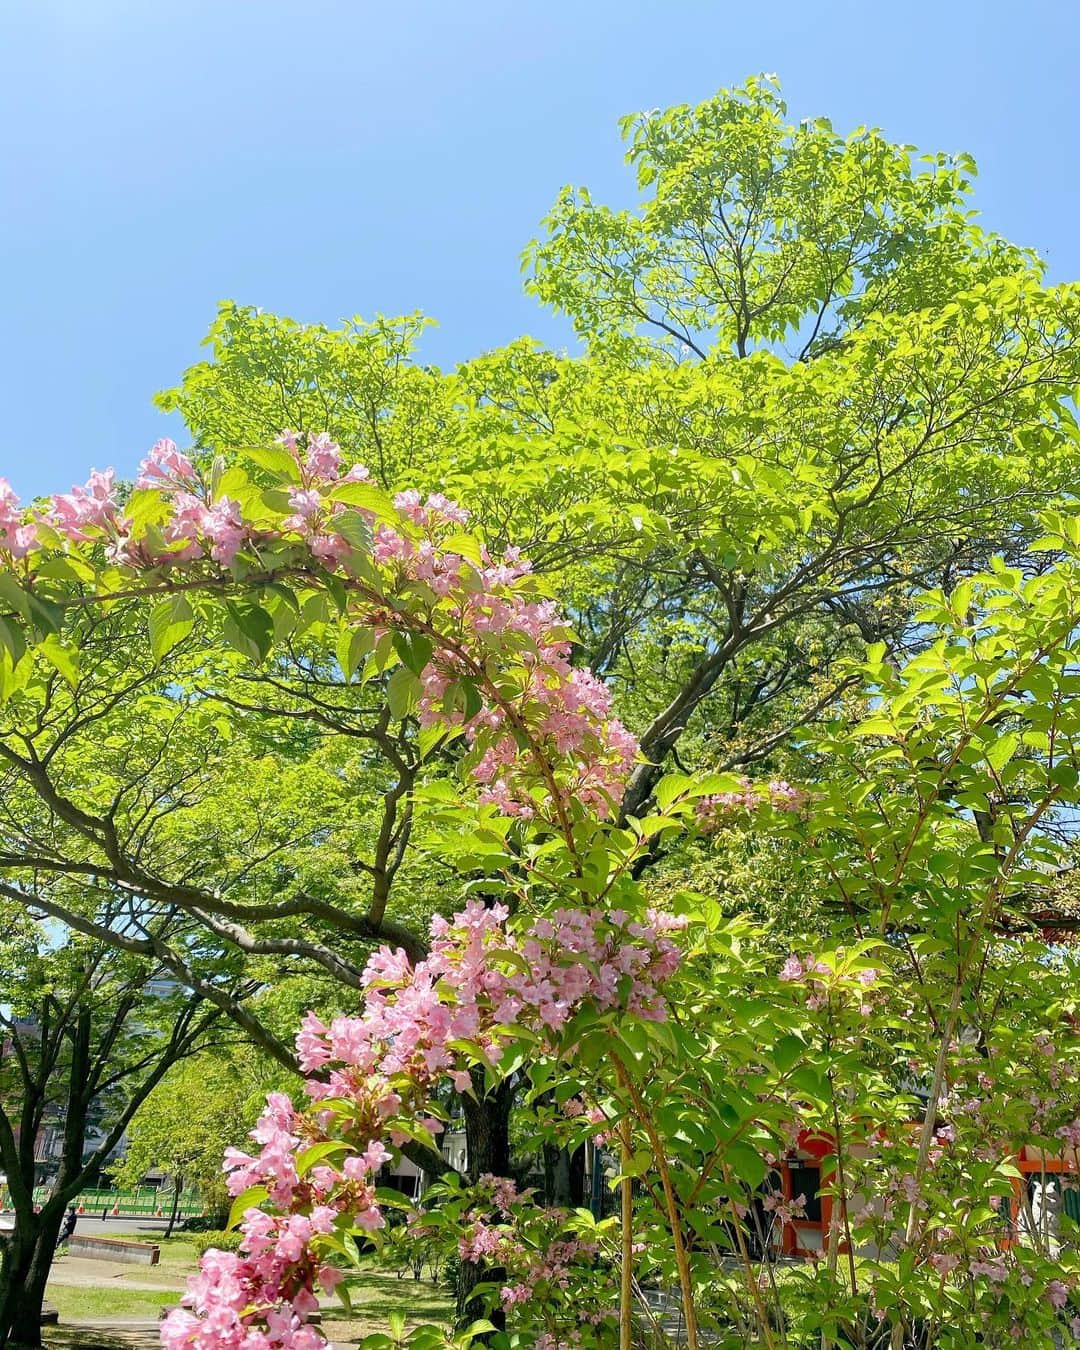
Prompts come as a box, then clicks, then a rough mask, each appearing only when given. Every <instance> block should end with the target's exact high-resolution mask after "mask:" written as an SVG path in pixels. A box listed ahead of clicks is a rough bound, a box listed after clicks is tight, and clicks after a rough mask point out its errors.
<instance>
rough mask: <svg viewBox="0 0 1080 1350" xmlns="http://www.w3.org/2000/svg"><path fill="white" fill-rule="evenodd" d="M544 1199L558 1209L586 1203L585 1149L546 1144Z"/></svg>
mask: <svg viewBox="0 0 1080 1350" xmlns="http://www.w3.org/2000/svg"><path fill="white" fill-rule="evenodd" d="M544 1200H545V1203H546V1204H548V1205H552V1206H554V1207H555V1208H557V1209H579V1208H580V1207H581V1206H582V1205H584V1203H585V1149H584V1147H581V1148H576V1149H574V1150H573V1151H571V1150H570V1149H567V1148H556V1146H555V1145H554V1144H545V1145H544Z"/></svg>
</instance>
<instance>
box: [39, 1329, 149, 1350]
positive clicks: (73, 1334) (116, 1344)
mask: <svg viewBox="0 0 1080 1350" xmlns="http://www.w3.org/2000/svg"><path fill="white" fill-rule="evenodd" d="M41 1338H42V1341H43V1342H44V1345H45V1348H46V1350H160V1347H161V1340H160V1337H159V1335H158V1324H157V1323H156V1322H136V1323H132V1325H131V1326H130V1327H123V1328H117V1327H109V1328H106V1327H101V1328H100V1329H99V1328H97V1327H93V1326H79V1327H64V1326H58V1327H48V1328H45V1329H44V1330H43V1331H42V1337H41Z"/></svg>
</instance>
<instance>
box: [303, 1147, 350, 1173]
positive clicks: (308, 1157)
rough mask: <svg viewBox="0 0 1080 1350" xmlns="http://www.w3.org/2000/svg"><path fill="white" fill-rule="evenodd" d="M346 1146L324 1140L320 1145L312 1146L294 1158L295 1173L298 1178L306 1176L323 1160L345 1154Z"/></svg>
mask: <svg viewBox="0 0 1080 1350" xmlns="http://www.w3.org/2000/svg"><path fill="white" fill-rule="evenodd" d="M347 1152H348V1145H347V1144H344V1143H342V1142H341V1141H340V1140H338V1139H324V1140H323V1141H322V1142H321V1143H318V1144H312V1145H311V1146H310V1148H306V1149H304V1150H303V1152H302V1153H298V1154H297V1157H296V1171H297V1174H298V1175H299V1176H302V1177H303V1176H307V1174H308V1173H309V1172H310V1171H311V1169H312V1168H313V1167H317V1166H318V1165H319V1163H321V1162H322V1161H323V1159H324V1158H331V1157H333V1155H334V1154H335V1153H347Z"/></svg>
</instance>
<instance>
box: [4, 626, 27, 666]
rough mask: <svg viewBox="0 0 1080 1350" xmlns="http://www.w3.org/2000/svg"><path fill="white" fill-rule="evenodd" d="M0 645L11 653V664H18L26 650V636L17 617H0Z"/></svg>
mask: <svg viewBox="0 0 1080 1350" xmlns="http://www.w3.org/2000/svg"><path fill="white" fill-rule="evenodd" d="M0 645H2V646H3V647H4V649H5V650H6V651H8V652H10V654H11V664H12V665H13V666H17V665H18V664H19V662H20V661H21V660H22V659H23V656H24V654H25V652H26V637H25V635H24V633H23V630H22V625H21V624H20V623H19V622H18V620H16V619H0Z"/></svg>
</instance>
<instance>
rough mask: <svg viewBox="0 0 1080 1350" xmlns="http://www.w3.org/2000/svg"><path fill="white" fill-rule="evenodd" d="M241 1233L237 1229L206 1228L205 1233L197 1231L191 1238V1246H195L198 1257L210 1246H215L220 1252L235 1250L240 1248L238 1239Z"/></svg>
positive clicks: (241, 1235)
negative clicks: (230, 1230) (231, 1230)
mask: <svg viewBox="0 0 1080 1350" xmlns="http://www.w3.org/2000/svg"><path fill="white" fill-rule="evenodd" d="M243 1236H244V1235H243V1233H240V1232H238V1231H233V1232H229V1231H226V1230H225V1229H221V1228H216V1229H208V1230H207V1231H206V1232H205V1233H198V1234H196V1235H195V1237H193V1238H192V1246H193V1247H194V1248H195V1255H196V1256H197V1257H199V1258H200V1259H201V1258H202V1256H203V1255H204V1253H206V1252H208V1251H209V1250H210V1248H211V1247H216V1248H217V1249H218V1251H221V1252H235V1251H238V1250H239V1248H240V1239H241V1238H242V1237H243Z"/></svg>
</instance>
